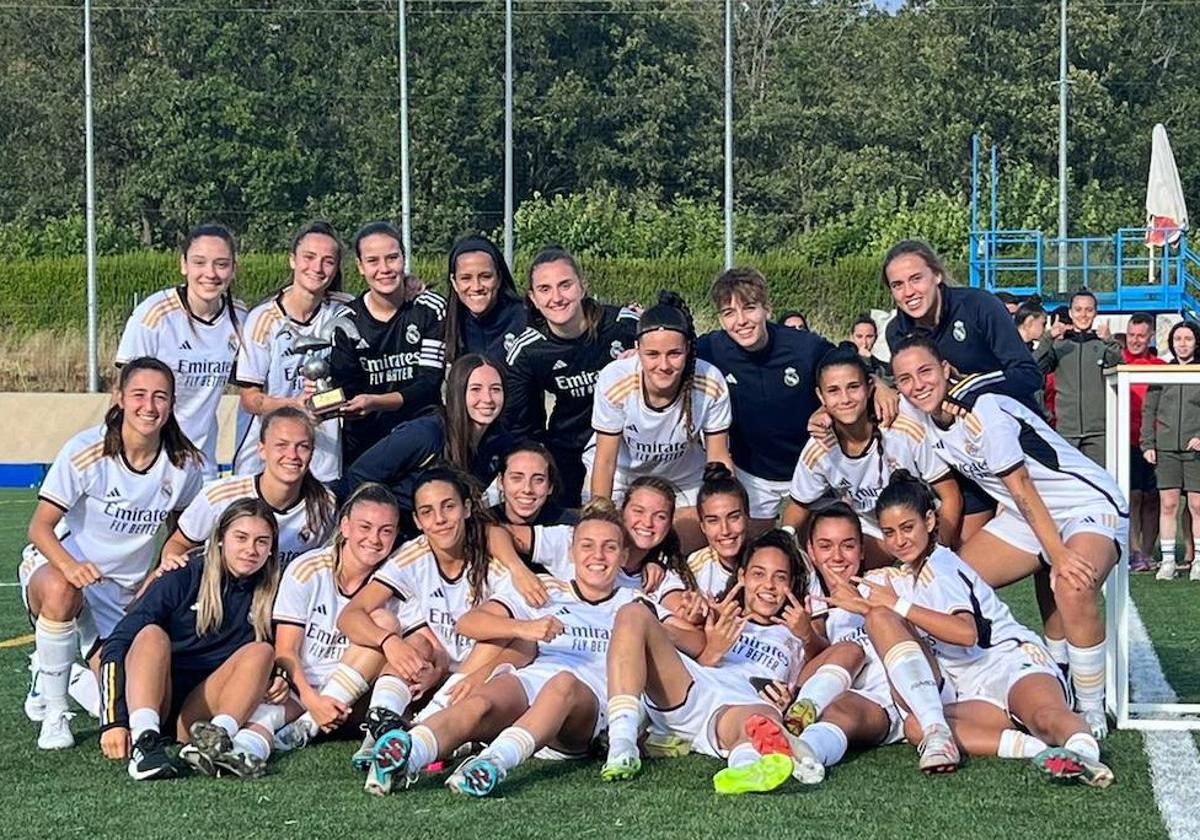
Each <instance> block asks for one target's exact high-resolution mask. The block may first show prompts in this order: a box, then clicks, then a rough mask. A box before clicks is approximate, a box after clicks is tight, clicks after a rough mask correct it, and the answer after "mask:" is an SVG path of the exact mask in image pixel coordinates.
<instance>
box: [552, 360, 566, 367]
mask: <svg viewBox="0 0 1200 840" xmlns="http://www.w3.org/2000/svg"><path fill="white" fill-rule="evenodd" d="M566 366H567V363H566V362H564V361H563V360H562V359H558V360H557V361H556V362H555V363H554V367H552V368H550V369H551V370H563V369H565V368H566Z"/></svg>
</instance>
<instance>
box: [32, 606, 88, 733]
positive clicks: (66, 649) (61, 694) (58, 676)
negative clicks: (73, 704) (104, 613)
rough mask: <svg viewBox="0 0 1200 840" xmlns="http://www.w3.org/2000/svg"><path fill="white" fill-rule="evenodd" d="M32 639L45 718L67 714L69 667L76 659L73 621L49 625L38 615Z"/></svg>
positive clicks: (76, 642)
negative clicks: (39, 675)
mask: <svg viewBox="0 0 1200 840" xmlns="http://www.w3.org/2000/svg"><path fill="white" fill-rule="evenodd" d="M33 635H34V644H35V645H36V646H37V655H38V667H39V668H40V669H41V673H42V683H41V685H42V697H43V698H44V699H45V701H46V714H47V717H49V716H50V715H51V714H57V713H59V712H65V711H66V710H67V686H68V685H69V683H70V682H71V666H72V665H73V664H74V663H75V659H76V657H78V656H79V648H78V647H77V644H78V640H77V637H76V633H75V621H74V620H71V621H52V620H51V619H48V618H45V617H44V616H40V615H39V616H38V618H37V621H36V622H35V623H34V634H33Z"/></svg>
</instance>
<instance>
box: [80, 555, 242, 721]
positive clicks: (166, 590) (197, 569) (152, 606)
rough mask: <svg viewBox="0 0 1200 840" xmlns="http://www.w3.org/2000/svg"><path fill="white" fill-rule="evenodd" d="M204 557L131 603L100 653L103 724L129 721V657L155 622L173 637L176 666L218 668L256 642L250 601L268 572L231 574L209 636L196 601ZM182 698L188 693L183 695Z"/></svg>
mask: <svg viewBox="0 0 1200 840" xmlns="http://www.w3.org/2000/svg"><path fill="white" fill-rule="evenodd" d="M203 574H204V560H203V559H201V558H196V559H194V560H192V561H191V562H190V563H188V564H187V565H186V566H184V567H183V568H182V569H175V570H173V571H170V572H167V573H165V574H164V575H163V576H162V577H161V578H158V579H157V580H155V581H154V582H153V583H151V584H150V587H149V588H148V589H147V590H146V592H145V593H144V594H143V595H142V597H140V598H138V599H137V600H136V601H134V602H133V603H132V604H130V606H129V611H128V612H126V613H125V617H124V618H122V619H121V620H120V621H119V622H118V623H117V626H116V627H115V628H113V631H112V634H111V635H110V636H109V637H108V638H107V639H105V640H104V647H103V648H102V650H101V654H100V675H101V677H100V686H101V688H100V699H101V704H100V708H101V712H100V723H101V727H100V728H101V729H109V728H112V727H114V726H125V727H127V726H128V725H129V712H128V710H127V709H126V708H125V656H126V654H128V653H129V648H130V647H131V646H132V645H133V639H134V637H135V636H136V635H137V634H138V633H139V632H141V630H142V628H144V627H149V626H150V625H151V624H155V625H158V626H159V627H161V628H162V629H163V630H165V631H166V633H167V636H168V637H170V639H171V668H172V669H173V670H184V671H193V672H196V671H199V672H205V671H207V672H210V673H211V672H212V671H215V670H217V668H219V667H220V666H221V664H222V663H224V662H225V660H226V659H228V658H229V657H230V656H232V655H233V654H234V653H235V652H236V651H237V650H238V649H239V648H241V647H242V646H244V645H246V644H249V643H250V642H253V641H254V627H253V625H251V624H250V605H251V602H252V601H253V599H254V588H255V587H256V586H257V585H258V582H259V580H260V578H261V577H262V575H263V574H264V572H262V571H260V572H259V573H258V574H255V575H251V576H250V577H245V578H235V577H231V576H228V575H227V576H226V577H225V583H224V585H223V586H222V587H221V604H222V607H223V609H222V618H221V625H220V626H219V627H217V628H216V629H215V630H210V631H208V632H207V633H205V634H204V635H203V636H199V635H197V634H196V615H197V613H196V603H197V600H198V598H199V595H200V578H201V576H202V575H203ZM180 699H182V698H180Z"/></svg>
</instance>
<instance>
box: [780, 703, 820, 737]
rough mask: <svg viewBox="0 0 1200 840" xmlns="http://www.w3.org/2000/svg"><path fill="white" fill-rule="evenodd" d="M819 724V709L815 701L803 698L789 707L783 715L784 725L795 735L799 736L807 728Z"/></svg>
mask: <svg viewBox="0 0 1200 840" xmlns="http://www.w3.org/2000/svg"><path fill="white" fill-rule="evenodd" d="M816 722H817V707H816V704H814V703H813V701H811V700H809V699H808V698H806V697H801V698H799V699H797V700H796V702H794V703H792V705H790V706H788V708H787V711H786V712H784V713H783V725H784V726H785V727H787V731H788V732H791V733H792V734H793V735H799V734H800V733H801V732H803V731H804V730H805V728H807V727H809V726H812V725H813V724H814V723H816Z"/></svg>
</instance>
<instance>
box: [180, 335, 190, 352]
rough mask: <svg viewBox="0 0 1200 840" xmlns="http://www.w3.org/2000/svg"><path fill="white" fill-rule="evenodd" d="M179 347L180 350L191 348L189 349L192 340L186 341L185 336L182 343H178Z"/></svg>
mask: <svg viewBox="0 0 1200 840" xmlns="http://www.w3.org/2000/svg"><path fill="white" fill-rule="evenodd" d="M179 349H180V350H191V349H192V342H190V341H188V340H187V339H186V338H185V339H184V340H183V344H180V345H179Z"/></svg>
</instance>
